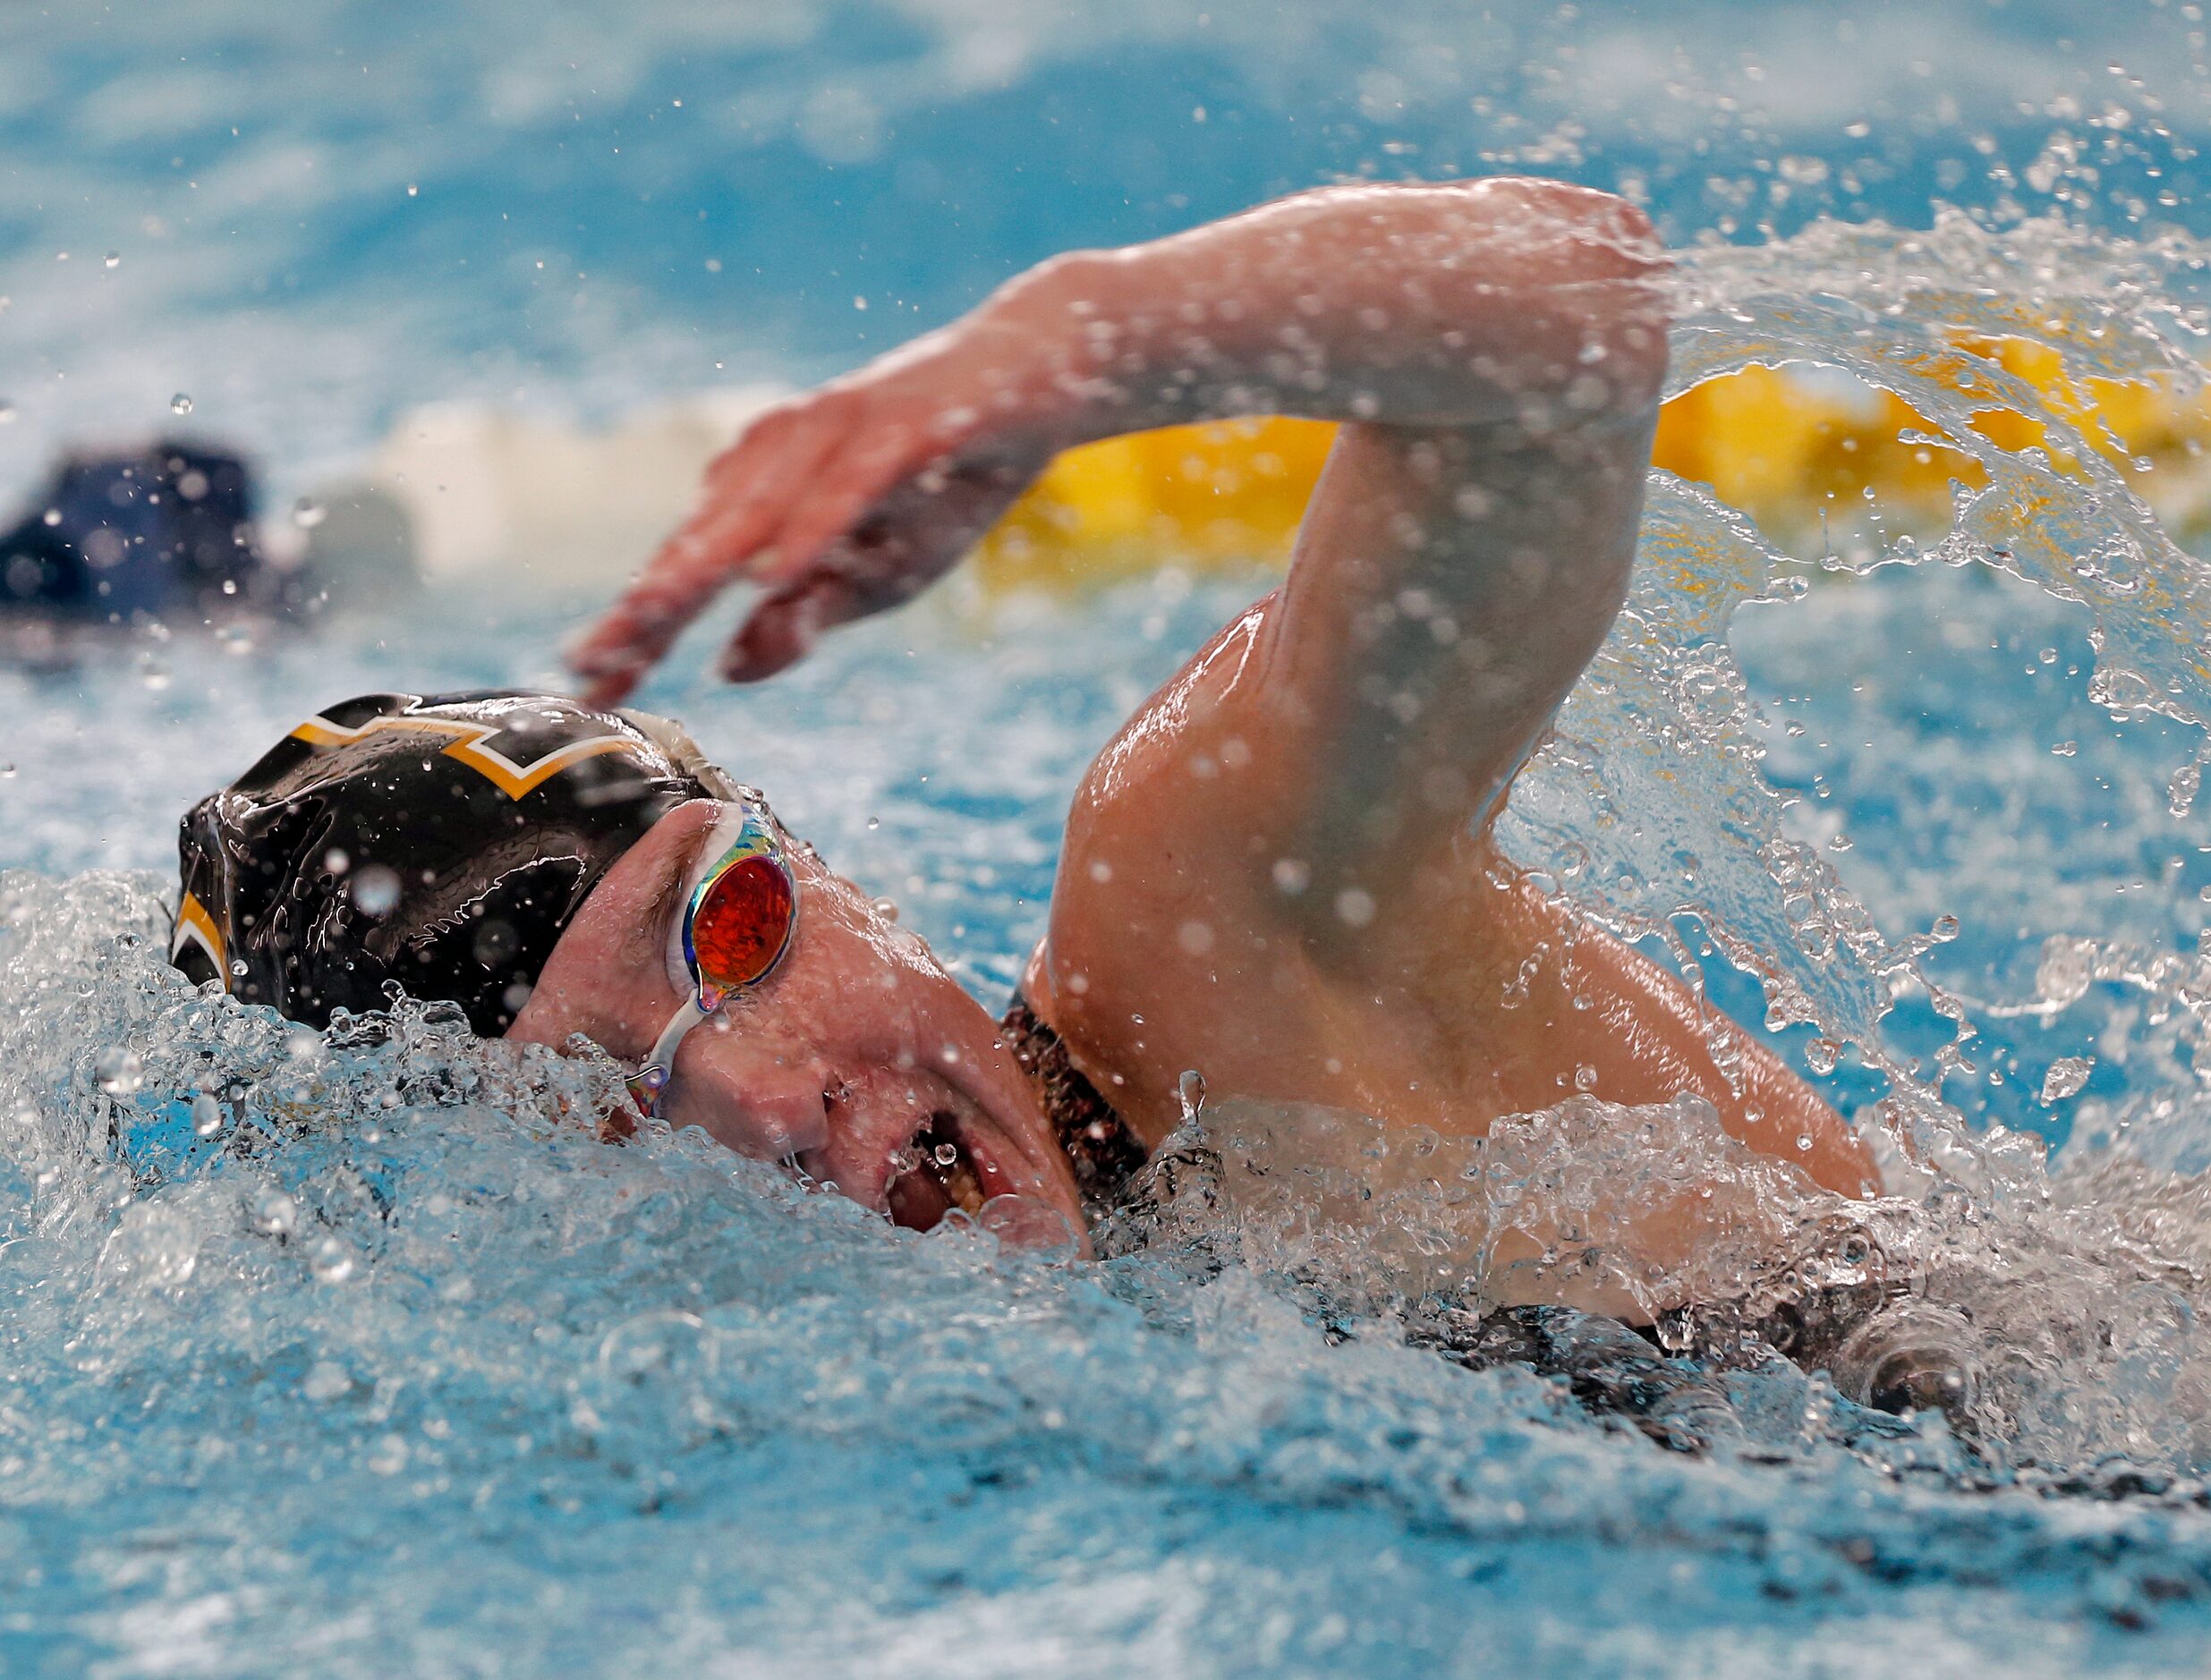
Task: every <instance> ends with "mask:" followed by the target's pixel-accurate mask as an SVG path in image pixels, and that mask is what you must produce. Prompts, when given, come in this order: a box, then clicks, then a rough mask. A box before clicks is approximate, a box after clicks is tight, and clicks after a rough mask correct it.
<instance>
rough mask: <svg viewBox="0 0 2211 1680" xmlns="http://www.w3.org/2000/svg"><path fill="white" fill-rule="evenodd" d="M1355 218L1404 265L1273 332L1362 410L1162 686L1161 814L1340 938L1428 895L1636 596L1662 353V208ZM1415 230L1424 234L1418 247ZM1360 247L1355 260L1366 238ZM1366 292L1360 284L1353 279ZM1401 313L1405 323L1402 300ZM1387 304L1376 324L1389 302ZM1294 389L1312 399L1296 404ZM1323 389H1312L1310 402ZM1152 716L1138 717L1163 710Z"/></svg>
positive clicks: (1496, 195)
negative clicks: (1166, 807) (1206, 770)
mask: <svg viewBox="0 0 2211 1680" xmlns="http://www.w3.org/2000/svg"><path fill="white" fill-rule="evenodd" d="M1488 184H1489V185H1491V186H1492V187H1495V188H1497V189H1499V190H1498V191H1492V192H1489V193H1486V194H1483V195H1480V196H1478V197H1475V198H1470V199H1467V200H1463V201H1460V202H1459V203H1458V204H1457V205H1455V206H1453V207H1451V208H1449V209H1446V210H1439V209H1438V208H1437V205H1436V200H1435V199H1433V197H1432V196H1431V197H1424V198H1422V199H1421V200H1420V201H1419V202H1418V203H1417V204H1416V205H1413V206H1411V207H1409V209H1408V214H1407V218H1406V220H1407V223H1408V226H1407V227H1406V228H1398V227H1395V226H1393V225H1390V218H1388V217H1387V216H1382V217H1370V218H1368V220H1367V222H1366V223H1365V224H1359V223H1356V222H1355V223H1354V225H1352V226H1351V227H1350V228H1349V229H1348V231H1339V239H1340V240H1341V241H1342V242H1343V244H1344V245H1345V247H1346V249H1343V250H1339V252H1338V255H1339V257H1342V258H1343V259H1345V260H1346V261H1347V262H1348V261H1350V260H1351V259H1352V258H1354V257H1356V255H1357V254H1358V250H1357V248H1358V247H1359V245H1360V243H1361V242H1362V240H1364V241H1365V242H1366V244H1367V245H1369V246H1370V247H1371V250H1369V251H1368V252H1367V255H1368V257H1369V259H1370V260H1368V261H1367V262H1366V263H1365V267H1366V268H1368V269H1370V270H1380V271H1382V272H1384V273H1385V274H1388V273H1389V271H1390V269H1391V268H1392V265H1393V263H1394V264H1395V265H1396V272H1395V274H1394V276H1392V277H1390V279H1389V283H1388V284H1386V285H1383V286H1382V287H1380V288H1379V289H1377V288H1376V287H1375V286H1374V285H1373V283H1372V281H1371V279H1370V281H1369V282H1368V283H1366V284H1365V289H1364V290H1363V291H1362V289H1361V288H1359V287H1348V288H1344V289H1340V295H1338V296H1335V297H1334V298H1333V299H1332V300H1331V301H1330V304H1329V309H1332V310H1335V311H1337V312H1338V313H1339V314H1348V322H1345V323H1341V327H1342V330H1340V331H1335V332H1331V330H1330V328H1331V322H1334V321H1335V320H1336V316H1334V315H1331V314H1330V313H1329V310H1316V309H1315V308H1314V306H1313V305H1314V293H1309V292H1308V293H1300V294H1299V295H1298V296H1297V298H1296V299H1294V300H1293V301H1292V302H1291V304H1290V305H1289V308H1288V316H1289V319H1288V321H1286V322H1284V323H1283V324H1282V336H1283V337H1284V338H1286V339H1288V338H1293V337H1294V338H1297V340H1299V341H1300V342H1301V343H1318V344H1320V346H1321V353H1319V354H1318V355H1317V356H1316V358H1315V360H1316V361H1317V363H1318V364H1320V365H1323V366H1325V368H1326V369H1327V378H1328V380H1329V381H1330V382H1331V388H1333V389H1335V390H1337V391H1338V392H1339V394H1344V393H1348V395H1344V396H1343V397H1342V400H1343V401H1344V402H1345V403H1347V404H1348V406H1349V407H1350V408H1351V410H1352V412H1353V414H1354V416H1363V417H1364V418H1352V419H1350V420H1348V423H1346V424H1345V425H1344V426H1343V428H1342V429H1341V432H1340V433H1339V437H1338V441H1337V444H1336V446H1335V449H1334V452H1333V454H1331V457H1330V460H1329V463H1328V466H1327V469H1326V471H1324V473H1323V474H1322V479H1321V481H1320V484H1319V486H1318V488H1317V489H1316V491H1315V493H1314V498H1313V502H1312V505H1311V506H1310V507H1309V509H1308V510H1307V513H1306V514H1305V522H1304V524H1303V526H1302V528H1301V529H1300V530H1299V532H1298V539H1297V548H1296V551H1295V555H1294V556H1293V559H1292V563H1291V566H1290V573H1289V578H1288V582H1287V583H1286V584H1285V585H1284V587H1283V588H1282V590H1280V592H1279V594H1278V595H1277V596H1276V597H1274V598H1272V599H1271V600H1270V601H1269V602H1267V603H1266V604H1265V605H1264V607H1263V610H1262V612H1261V614H1260V615H1259V617H1258V619H1257V620H1256V621H1255V622H1254V624H1252V625H1250V626H1249V627H1248V632H1249V633H1248V634H1246V635H1239V636H1236V637H1231V638H1229V639H1228V641H1227V642H1224V644H1222V647H1225V646H1227V645H1229V643H1233V644H1234V645H1235V647H1236V648H1237V657H1236V658H1235V659H1234V660H1232V661H1229V660H1224V659H1223V658H1220V653H1221V651H1222V647H1217V648H1216V649H1214V650H1212V651H1211V652H1210V653H1209V654H1208V655H1206V656H1201V658H1200V660H1199V661H1197V662H1195V663H1194V665H1193V666H1192V667H1191V669H1190V670H1189V671H1188V672H1186V674H1185V675H1184V677H1183V678H1181V679H1178V683H1176V684H1172V685H1170V686H1169V689H1168V690H1167V691H1164V692H1163V693H1162V696H1161V700H1157V701H1154V702H1153V708H1152V709H1154V710H1155V709H1156V708H1159V707H1160V706H1161V705H1162V704H1163V703H1169V702H1171V704H1172V706H1173V708H1174V709H1175V714H1176V715H1175V718H1174V733H1175V734H1177V736H1178V738H1179V739H1180V741H1181V742H1182V743H1183V744H1184V747H1185V748H1186V752H1187V754H1188V755H1190V756H1191V757H1192V759H1193V761H1194V762H1195V761H1197V760H1203V761H1204V762H1206V763H1211V764H1220V765H1223V766H1224V767H1230V768H1233V766H1234V765H1235V763H1236V761H1237V760H1238V759H1245V760H1248V768H1246V769H1245V770H1243V771H1242V772H1241V773H1239V774H1236V775H1224V776H1220V777H1219V778H1214V779H1208V778H1203V777H1200V778H1189V777H1183V776H1177V777H1176V778H1175V780H1176V782H1177V784H1178V787H1179V790H1180V791H1179V793H1178V797H1177V799H1176V801H1175V804H1176V810H1175V811H1174V812H1173V813H1172V817H1171V819H1170V820H1171V821H1172V823H1173V826H1174V827H1176V828H1177V829H1178V831H1179V832H1181V833H1183V834H1184V835H1186V836H1203V835H1204V834H1205V833H1207V832H1209V831H1210V832H1211V833H1212V834H1213V835H1214V836H1217V837H1218V841H1219V842H1222V843H1225V844H1226V845H1227V847H1228V851H1227V852H1226V853H1225V854H1224V855H1222V856H1220V858H1219V860H1218V862H1217V864H1216V867H1220V866H1225V867H1228V868H1230V869H1234V870H1251V869H1253V868H1254V867H1256V869H1257V870H1259V871H1260V872H1261V879H1260V880H1259V881H1258V882H1257V883H1255V884H1256V885H1259V886H1262V887H1263V886H1265V885H1266V884H1267V882H1268V881H1269V880H1271V881H1273V882H1274V883H1275V884H1277V885H1279V884H1280V883H1281V882H1284V881H1287V882H1288V883H1290V884H1292V885H1293V886H1294V887H1297V888H1298V890H1296V891H1293V892H1287V893H1280V894H1264V895H1263V902H1267V903H1271V904H1276V905H1277V906H1278V907H1279V908H1280V909H1281V910H1282V911H1283V912H1284V913H1285V914H1287V915H1288V916H1290V917H1291V918H1292V919H1293V920H1295V921H1302V922H1303V923H1305V927H1306V930H1307V931H1308V932H1310V933H1313V934H1314V935H1316V936H1320V937H1322V940H1323V943H1325V942H1326V940H1327V939H1329V938H1335V937H1336V936H1339V935H1341V934H1343V933H1344V932H1346V931H1347V930H1348V929H1356V927H1358V926H1362V925H1365V921H1368V920H1373V919H1379V918H1383V917H1386V916H1387V915H1388V914H1389V912H1390V910H1391V908H1392V907H1393V906H1394V905H1396V904H1418V903H1420V902H1422V895H1419V894H1417V893H1408V892H1407V890H1406V889H1407V887H1409V886H1410V885H1411V884H1412V883H1413V882H1414V881H1415V880H1416V878H1418V876H1419V874H1420V872H1421V871H1423V870H1426V869H1431V868H1434V867H1438V866H1444V867H1454V868H1456V867H1460V865H1458V864H1456V863H1453V862H1452V861H1451V855H1452V853H1454V852H1455V851H1456V849H1457V842H1458V839H1459V837H1460V836H1466V835H1467V834H1468V833H1469V832H1471V831H1473V830H1475V828H1477V827H1479V826H1480V825H1481V824H1483V823H1484V822H1485V821H1486V820H1487V819H1488V818H1489V817H1490V816H1491V815H1492V814H1493V812H1494V810H1496V808H1497V806H1498V805H1499V804H1500V803H1501V799H1502V796H1503V793H1504V791H1505V789H1506V787H1507V786H1508V785H1509V783H1510V780H1511V778H1512V776H1513V775H1514V774H1515V773H1516V772H1517V771H1518V768H1519V766H1520V764H1521V763H1522V762H1523V761H1524V759H1526V755H1527V753H1528V752H1529V751H1531V750H1532V749H1533V747H1534V746H1535V743H1536V742H1537V741H1538V740H1539V739H1540V737H1541V735H1542V733H1543V729H1544V728H1545V727H1546V726H1547V725H1548V724H1549V722H1550V720H1551V718H1552V715H1553V714H1554V713H1555V711H1556V710H1557V708H1558V706H1559V704H1560V701H1561V700H1563V699H1564V698H1565V696H1566V693H1567V692H1568V690H1569V689H1570V688H1571V687H1572V685H1573V683H1574V682H1575V680H1576V679H1577V676H1578V675H1579V674H1580V672H1581V670H1582V668H1583V667H1584V666H1586V664H1587V663H1588V661H1589V659H1590V658H1591V657H1592V656H1593V655H1594V653H1595V652H1596V650H1597V649H1598V647H1599V645H1600V644H1601V643H1602V642H1603V638H1604V636H1605V633H1606V632H1607V630H1608V629H1609V627H1610V626H1611V621H1612V618H1613V616H1614V615H1615V614H1616V612H1617V611H1618V609H1619V607H1620V602H1621V600H1622V599H1623V598H1624V597H1625V594H1626V590H1627V584H1628V573H1629V569H1630V567H1631V565H1632V564H1633V560H1634V554H1635V545H1636V534H1637V525H1638V522H1639V519H1640V515H1641V508H1642V496H1643V486H1644V479H1645V471H1646V469H1647V466H1648V463H1649V460H1650V451H1651V442H1652V436H1653V433H1654V429H1655V427H1656V420H1657V409H1658V397H1659V390H1660V386H1661V383H1662V380H1663V374H1664V369H1665V360H1666V344H1665V318H1664V313H1663V301H1662V300H1661V298H1660V297H1659V294H1658V289H1657V287H1656V286H1655V285H1654V284H1652V282H1653V280H1654V276H1656V275H1657V273H1658V272H1659V271H1660V268H1661V266H1662V265H1661V259H1660V258H1659V257H1658V255H1657V253H1656V250H1655V248H1654V246H1651V245H1648V244H1646V243H1640V242H1638V241H1639V240H1640V239H1641V238H1642V236H1644V235H1647V233H1648V226H1647V224H1645V223H1643V222H1642V221H1641V218H1640V217H1639V216H1637V215H1636V214H1635V213H1634V212H1633V211H1632V210H1629V209H1628V208H1627V207H1625V206H1622V205H1620V204H1619V203H1618V201H1617V200H1612V199H1605V198H1603V196H1602V195H1598V194H1593V193H1586V192H1582V191H1579V190H1577V189H1567V188H1560V187H1555V186H1554V185H1552V183H1541V182H1506V183H1495V182H1493V183H1488ZM1407 249H1412V250H1417V251H1418V252H1419V253H1420V260H1419V261H1416V262H1411V263H1409V264H1408V263H1407V262H1406V261H1405V260H1404V257H1405V251H1406V250H1407ZM1353 266H1355V267H1356V266H1358V265H1356V264H1354V265H1353ZM1363 297H1364V298H1365V299H1366V300H1367V301H1361V299H1362V298H1363ZM1392 310H1396V313H1397V315H1398V316H1399V317H1401V318H1403V319H1402V320H1400V322H1399V327H1398V329H1397V330H1396V331H1395V332H1394V333H1393V331H1392V330H1391V327H1390V320H1391V312H1392ZM1377 323H1380V325H1377ZM1291 406H1292V407H1293V411H1294V412H1295V411H1296V405H1294V404H1293V405H1291ZM1305 412H1310V411H1309V410H1307V411H1305ZM1160 722H1161V720H1160V719H1159V718H1158V717H1148V718H1140V719H1139V720H1138V722H1137V723H1136V724H1135V725H1132V728H1131V732H1130V736H1131V737H1132V738H1145V737H1151V738H1156V737H1157V736H1158V735H1159V734H1161V728H1160Z"/></svg>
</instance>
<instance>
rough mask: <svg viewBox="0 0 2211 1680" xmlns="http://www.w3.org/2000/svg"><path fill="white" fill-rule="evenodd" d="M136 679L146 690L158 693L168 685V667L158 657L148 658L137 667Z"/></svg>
mask: <svg viewBox="0 0 2211 1680" xmlns="http://www.w3.org/2000/svg"><path fill="white" fill-rule="evenodd" d="M138 680H139V681H140V683H143V684H144V685H145V686H146V688H147V689H148V690H149V691H150V692H153V693H156V694H158V693H160V692H162V690H164V689H166V688H167V687H168V686H169V682H170V677H169V667H168V666H166V665H164V664H162V663H161V661H160V660H158V659H154V658H148V659H146V660H144V661H142V662H141V663H140V666H139V667H138Z"/></svg>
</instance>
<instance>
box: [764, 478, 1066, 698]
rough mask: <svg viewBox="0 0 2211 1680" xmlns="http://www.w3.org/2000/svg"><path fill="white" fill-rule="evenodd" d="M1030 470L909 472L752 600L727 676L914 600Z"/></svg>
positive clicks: (769, 671)
mask: <svg viewBox="0 0 2211 1680" xmlns="http://www.w3.org/2000/svg"><path fill="white" fill-rule="evenodd" d="M1033 476H1034V470H1033V467H1032V466H1030V465H1029V464H1027V463H1026V462H1019V463H1016V462H1012V461H1010V460H1008V461H1001V462H994V463H990V464H982V463H974V464H970V465H967V466H963V467H945V466H942V465H941V464H939V463H931V465H930V466H929V467H927V468H925V469H923V471H920V472H918V473H915V474H913V475H911V476H910V477H908V478H907V479H906V480H905V481H903V482H902V483H900V484H898V485H897V486H896V487H895V488H893V489H892V490H890V492H889V494H887V495H885V496H882V497H880V499H879V500H878V501H877V503H876V504H875V505H874V506H873V507H872V509H871V510H870V511H869V512H868V513H866V514H865V515H863V517H862V518H861V519H860V520H859V522H857V523H856V524H855V525H854V526H853V527H852V528H851V529H850V530H846V531H845V532H844V533H843V534H842V535H841V536H839V537H838V538H837V539H835V540H834V541H833V542H831V543H830V544H829V547H827V548H826V549H824V550H822V551H821V553H820V554H819V555H817V556H816V557H815V558H814V559H813V561H812V563H810V564H808V565H807V567H806V568H805V570H804V572H802V573H799V574H798V575H796V576H795V577H792V578H789V579H788V580H787V581H785V582H783V583H782V584H781V585H780V586H779V587H778V588H777V589H776V590H775V591H774V592H773V593H771V594H770V596H768V597H767V598H765V599H763V600H761V602H760V603H759V604H758V605H756V606H755V607H754V608H753V611H752V613H751V614H750V615H748V616H747V618H746V620H745V622H744V625H743V626H742V627H740V629H739V630H738V632H737V633H736V635H735V636H734V637H732V638H731V640H730V642H729V646H728V649H727V651H726V652H725V653H724V655H723V658H722V675H724V676H726V677H727V678H728V679H729V680H730V681H731V682H733V683H749V682H756V681H758V680H759V679H760V678H761V677H765V676H772V675H775V673H777V672H778V671H780V670H782V669H784V668H785V667H786V666H789V665H791V664H793V663H795V661H797V660H798V659H800V658H804V655H805V653H806V651H807V649H809V648H811V647H812V644H813V642H814V641H815V639H816V638H818V637H819V636H820V635H821V632H824V631H826V630H830V629H833V628H835V627H836V626H837V625H838V624H850V623H851V622H852V621H853V620H855V619H858V618H865V617H867V616H869V615H872V614H875V613H880V612H886V611H888V610H889V609H890V608H891V607H898V606H902V605H904V604H905V603H906V602H907V601H909V600H911V599H913V598H914V596H916V595H918V594H920V593H921V592H922V591H923V590H925V589H927V588H928V587H929V586H930V585H931V583H934V582H935V581H937V580H938V579H939V578H940V577H942V576H943V575H944V574H945V573H947V572H948V571H950V570H951V569H952V568H953V567H954V566H955V565H957V564H959V562H960V560H961V559H962V558H963V557H965V555H966V554H967V552H968V551H969V550H970V549H971V548H973V547H974V545H975V543H976V541H977V540H978V539H981V538H982V535H983V533H984V532H986V531H988V530H990V529H991V526H992V525H994V524H996V523H997V522H998V519H999V515H1000V514H1001V513H1004V512H1005V511H1006V509H1007V508H1008V506H1009V505H1011V504H1012V503H1013V502H1014V501H1015V500H1016V498H1017V497H1018V496H1020V494H1021V492H1022V491H1023V490H1025V489H1026V488H1028V485H1029V483H1030V481H1031V479H1033ZM786 547H787V545H786V543H785V542H784V541H783V539H778V549H784V548H786ZM788 547H795V545H788Z"/></svg>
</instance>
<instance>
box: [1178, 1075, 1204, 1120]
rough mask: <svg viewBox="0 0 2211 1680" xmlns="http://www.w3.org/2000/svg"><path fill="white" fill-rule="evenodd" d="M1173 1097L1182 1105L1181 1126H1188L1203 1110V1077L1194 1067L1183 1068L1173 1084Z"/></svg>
mask: <svg viewBox="0 0 2211 1680" xmlns="http://www.w3.org/2000/svg"><path fill="white" fill-rule="evenodd" d="M1175 1095H1176V1098H1177V1099H1178V1100H1179V1101H1180V1102H1181V1104H1182V1124H1185V1125H1188V1124H1190V1123H1191V1122H1192V1121H1193V1120H1195V1119H1196V1118H1197V1117H1198V1116H1199V1115H1201V1114H1203V1112H1204V1110H1205V1075H1204V1074H1203V1073H1199V1072H1198V1071H1197V1069H1195V1067H1191V1068H1185V1069H1184V1070H1183V1074H1182V1077H1181V1078H1180V1079H1178V1080H1177V1081H1176V1082H1175Z"/></svg>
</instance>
